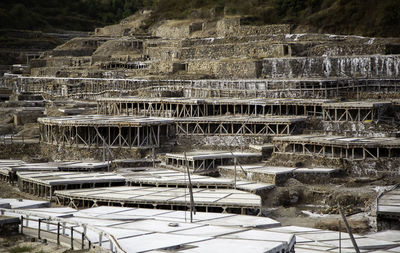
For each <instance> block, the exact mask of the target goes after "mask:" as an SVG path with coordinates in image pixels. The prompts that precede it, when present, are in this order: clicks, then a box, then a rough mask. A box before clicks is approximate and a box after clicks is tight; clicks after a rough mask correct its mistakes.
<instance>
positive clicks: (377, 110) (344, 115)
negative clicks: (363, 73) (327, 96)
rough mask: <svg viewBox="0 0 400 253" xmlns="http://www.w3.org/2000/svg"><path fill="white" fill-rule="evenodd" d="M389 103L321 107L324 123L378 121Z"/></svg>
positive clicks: (342, 104) (360, 102)
mask: <svg viewBox="0 0 400 253" xmlns="http://www.w3.org/2000/svg"><path fill="white" fill-rule="evenodd" d="M391 105H392V103H391V102H367V101H359V102H341V103H326V104H324V105H323V106H322V118H323V120H325V121H361V122H362V121H375V120H376V121H379V120H380V118H381V116H382V114H383V113H384V111H385V110H386V109H387V108H388V107H389V106H391Z"/></svg>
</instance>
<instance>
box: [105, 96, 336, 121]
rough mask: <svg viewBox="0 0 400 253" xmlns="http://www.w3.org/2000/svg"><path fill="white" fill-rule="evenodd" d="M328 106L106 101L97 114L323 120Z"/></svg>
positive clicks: (317, 103)
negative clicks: (296, 117) (281, 117)
mask: <svg viewBox="0 0 400 253" xmlns="http://www.w3.org/2000/svg"><path fill="white" fill-rule="evenodd" d="M327 102H331V101H330V100H325V99H308V100H306V99H234V98H232V99H228V98H226V99H188V98H163V99H161V98H146V99H144V98H139V97H124V98H103V99H98V100H97V113H98V114H104V115H143V116H169V117H204V116H225V115H234V116H236V115H238V116H243V115H254V116H263V115H278V116H284V115H285V116H288V115H293V116H320V115H321V114H322V105H323V104H324V103H327Z"/></svg>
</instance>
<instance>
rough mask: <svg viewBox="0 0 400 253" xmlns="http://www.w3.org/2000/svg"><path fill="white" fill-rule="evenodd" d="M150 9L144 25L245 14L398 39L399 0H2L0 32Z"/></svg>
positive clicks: (80, 25)
mask: <svg viewBox="0 0 400 253" xmlns="http://www.w3.org/2000/svg"><path fill="white" fill-rule="evenodd" d="M143 8H145V9H151V10H153V15H152V17H151V18H150V19H149V20H148V26H149V25H151V24H153V23H154V22H156V21H159V20H163V19H183V18H190V17H195V18H199V17H200V18H210V19H214V18H218V17H220V16H222V15H224V14H228V15H250V16H252V17H253V18H252V19H248V21H249V23H251V24H275V23H291V24H294V25H302V26H307V27H310V28H311V29H312V30H315V31H319V32H328V33H337V34H359V35H365V36H400V1H398V0H73V1H68V0H52V1H42V0H3V1H1V3H0V21H1V22H0V28H3V29H4V28H5V29H10V28H12V29H29V30H35V29H37V30H57V29H64V30H80V31H90V30H93V29H94V28H95V27H99V26H104V25H108V24H113V23H118V22H119V21H120V20H121V19H122V18H124V17H127V16H129V15H131V14H132V13H134V12H136V11H137V10H140V9H143Z"/></svg>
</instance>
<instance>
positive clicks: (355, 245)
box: [338, 205, 360, 253]
mask: <svg viewBox="0 0 400 253" xmlns="http://www.w3.org/2000/svg"><path fill="white" fill-rule="evenodd" d="M338 207H339V212H340V215H341V216H342V219H343V222H344V225H345V226H346V230H347V233H349V236H350V239H351V243H352V244H353V247H354V250H355V251H356V253H360V250H359V248H358V245H357V242H356V240H355V239H354V236H353V233H352V232H351V228H350V226H349V223H348V222H347V219H346V216H345V215H344V212H343V209H342V207H341V206H340V205H338Z"/></svg>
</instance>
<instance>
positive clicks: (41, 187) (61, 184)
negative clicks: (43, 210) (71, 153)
mask: <svg viewBox="0 0 400 253" xmlns="http://www.w3.org/2000/svg"><path fill="white" fill-rule="evenodd" d="M17 176H18V185H19V189H20V190H21V191H23V192H27V193H29V194H32V195H36V196H39V197H43V198H49V199H50V200H51V199H52V196H53V193H54V191H56V190H67V189H82V188H95V187H104V186H108V187H111V186H121V185H125V181H126V180H125V177H123V176H119V175H117V174H115V173H105V172H103V173H75V172H17Z"/></svg>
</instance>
